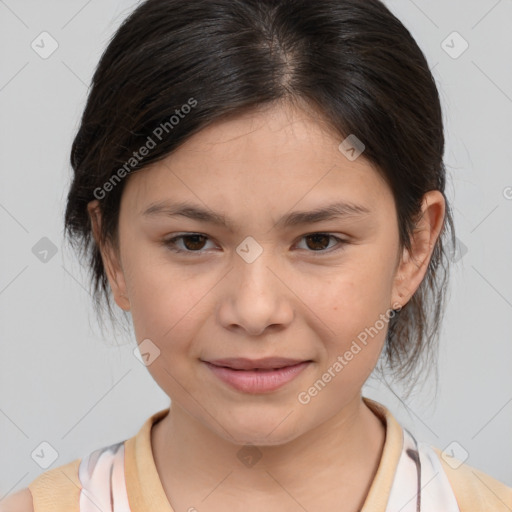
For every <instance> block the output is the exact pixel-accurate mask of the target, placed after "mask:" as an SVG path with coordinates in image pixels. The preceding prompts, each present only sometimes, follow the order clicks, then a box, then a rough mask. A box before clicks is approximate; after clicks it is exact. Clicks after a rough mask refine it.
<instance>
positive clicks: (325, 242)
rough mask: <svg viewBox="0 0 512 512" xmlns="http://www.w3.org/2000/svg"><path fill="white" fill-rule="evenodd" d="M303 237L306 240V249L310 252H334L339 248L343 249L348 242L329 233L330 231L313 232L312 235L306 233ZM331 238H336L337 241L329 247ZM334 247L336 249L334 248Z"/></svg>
mask: <svg viewBox="0 0 512 512" xmlns="http://www.w3.org/2000/svg"><path fill="white" fill-rule="evenodd" d="M302 239H303V240H306V250H308V251H309V252H321V253H327V252H333V251H336V250H338V249H342V248H343V246H344V245H345V244H347V243H348V242H346V241H345V240H342V239H341V238H338V237H337V236H334V235H329V234H328V233H312V234H310V235H304V236H303V237H302ZM331 240H335V241H336V242H337V243H336V244H334V245H331V246H330V247H329V242H330V241H331ZM336 246H338V247H336ZM333 247H334V249H332V248H333ZM331 249H332V250H331Z"/></svg>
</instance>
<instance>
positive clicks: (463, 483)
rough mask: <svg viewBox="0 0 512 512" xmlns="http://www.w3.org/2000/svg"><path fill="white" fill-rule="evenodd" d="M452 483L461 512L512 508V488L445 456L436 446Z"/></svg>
mask: <svg viewBox="0 0 512 512" xmlns="http://www.w3.org/2000/svg"><path fill="white" fill-rule="evenodd" d="M434 450H435V451H436V453H437V455H438V456H439V459H440V460H441V464H442V466H443V469H444V471H445V473H446V476H447V477H448V480H449V481H450V484H451V486H452V488H453V490H454V492H455V495H456V496H457V502H458V503H459V508H460V510H461V512H480V511H482V510H492V511H493V512H510V511H511V510H512V488H511V487H507V486H506V485H505V484H503V483H501V482H500V481H499V480H496V479H495V478H492V477H491V476H489V475H487V474H485V473H482V472H481V471H479V470H477V469H475V468H473V467H471V466H468V465H467V464H462V463H461V462H460V461H457V459H453V458H449V457H446V455H445V456H444V457H443V455H442V452H441V450H439V449H438V448H434Z"/></svg>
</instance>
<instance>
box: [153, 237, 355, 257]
mask: <svg viewBox="0 0 512 512" xmlns="http://www.w3.org/2000/svg"><path fill="white" fill-rule="evenodd" d="M315 235H325V236H328V237H329V238H332V239H334V240H336V242H337V245H338V247H336V246H335V248H334V249H332V248H330V249H324V250H320V251H307V252H311V253H313V254H315V253H319V254H318V255H319V256H321V255H323V254H326V253H329V254H330V253H332V252H337V251H340V250H342V249H343V248H344V246H345V245H347V244H348V243H349V242H348V241H347V240H343V239H341V238H339V237H337V236H334V235H331V234H330V233H322V232H317V233H308V234H306V235H302V237H301V239H303V238H308V237H313V236H315ZM193 236H200V237H204V238H206V239H207V240H209V238H208V236H206V235H203V234H202V233H184V234H181V235H178V236H175V237H173V238H169V239H167V240H163V242H162V243H163V245H165V246H166V247H167V248H168V249H169V250H170V251H172V252H175V253H182V254H190V255H194V256H199V255H202V254H204V251H203V250H199V251H189V250H183V249H177V248H176V241H177V240H181V239H184V238H188V237H193Z"/></svg>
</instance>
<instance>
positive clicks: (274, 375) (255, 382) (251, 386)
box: [203, 359, 311, 393]
mask: <svg viewBox="0 0 512 512" xmlns="http://www.w3.org/2000/svg"><path fill="white" fill-rule="evenodd" d="M219 361H220V360H218V361H215V364H212V363H210V362H208V361H203V362H204V363H205V364H206V366H208V368H210V370H211V371H212V372H213V374H214V375H215V376H216V377H218V378H219V379H220V380H222V381H223V382H225V383H226V384H229V385H230V386H231V387H233V388H235V389H237V390H238V391H243V392H245V393H266V392H271V391H275V390H276V389H278V388H280V387H281V386H284V385H285V384H286V383H287V382H290V381H291V380H293V379H294V378H295V377H296V376H297V375H299V373H300V372H302V370H304V369H305V368H306V367H307V366H308V365H309V363H310V362H311V361H300V362H296V363H295V364H292V365H289V366H284V367H281V368H278V369H272V367H270V369H259V370H255V369H251V370H243V369H240V370H236V369H233V368H228V367H225V366H217V364H219ZM237 362H238V363H240V364H242V363H241V361H240V359H237ZM232 364H235V363H232ZM245 364H247V363H245ZM251 364H254V360H253V361H252V362H251ZM260 364H261V363H260ZM266 364H267V365H268V364H270V361H269V360H266ZM272 364H276V361H273V362H272ZM279 364H282V362H281V363H279ZM253 368H254V366H253ZM267 368H268V367H267Z"/></svg>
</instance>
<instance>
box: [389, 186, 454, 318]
mask: <svg viewBox="0 0 512 512" xmlns="http://www.w3.org/2000/svg"><path fill="white" fill-rule="evenodd" d="M445 208H446V204H445V200H444V196H443V194H442V193H441V192H440V191H439V190H430V191H429V192H427V193H426V194H425V195H424V196H423V202H422V206H421V213H420V216H419V220H418V222H417V223H416V227H415V229H414V231H413V233H412V235H411V251H410V252H409V251H408V250H407V249H405V248H404V251H403V254H402V257H401V260H400V262H399V265H398V268H397V271H396V274H395V280H394V284H393V293H392V304H393V308H394V309H397V307H396V305H397V304H399V305H400V306H401V307H404V306H405V305H406V304H407V302H409V300H410V299H411V297H412V296H413V295H414V293H415V292H416V290H417V289H418V288H419V286H420V284H421V282H422V281H423V278H424V276H425V274H426V272H427V269H428V265H429V263H430V259H431V257H432V252H433V251H434V247H435V244H436V241H437V239H438V237H439V234H440V232H441V229H442V227H443V221H444V216H445Z"/></svg>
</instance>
